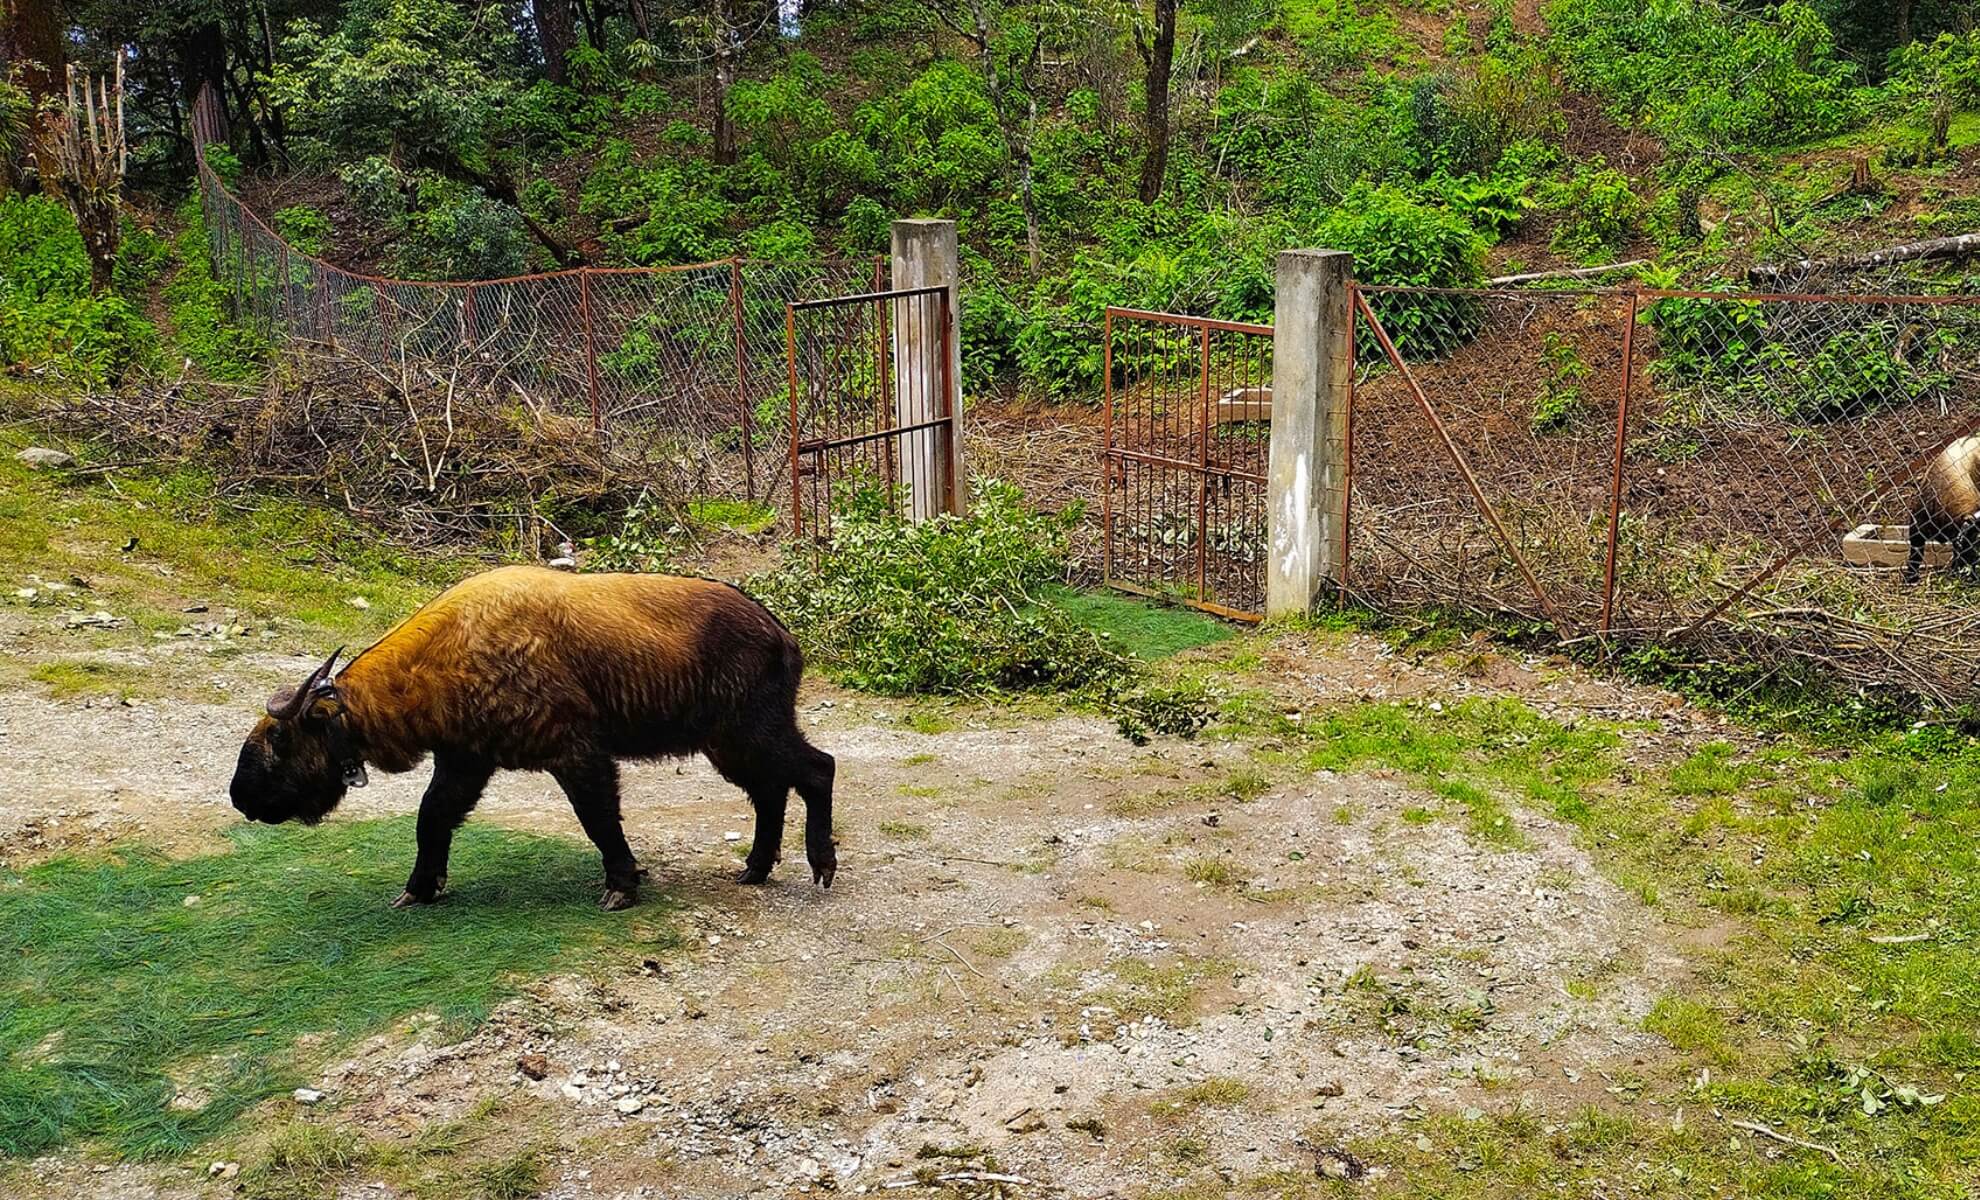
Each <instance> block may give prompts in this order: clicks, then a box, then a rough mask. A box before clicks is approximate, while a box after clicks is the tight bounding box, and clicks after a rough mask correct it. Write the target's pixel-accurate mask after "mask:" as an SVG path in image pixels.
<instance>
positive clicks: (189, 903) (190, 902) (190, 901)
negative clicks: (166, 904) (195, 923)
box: [179, 895, 202, 908]
mask: <svg viewBox="0 0 1980 1200" xmlns="http://www.w3.org/2000/svg"><path fill="white" fill-rule="evenodd" d="M179 903H180V904H183V905H185V906H186V907H187V908H198V907H199V906H200V904H201V903H202V901H201V900H200V898H199V896H197V895H192V896H187V897H186V898H185V899H184V900H181V901H179Z"/></svg>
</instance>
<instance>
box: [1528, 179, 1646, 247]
mask: <svg viewBox="0 0 1980 1200" xmlns="http://www.w3.org/2000/svg"><path fill="white" fill-rule="evenodd" d="M1551 199H1552V202H1553V204H1554V206H1555V207H1557V208H1559V209H1560V210H1561V223H1560V225H1559V226H1557V227H1556V228H1555V230H1554V240H1553V247H1554V249H1555V250H1556V251H1559V252H1561V253H1565V254H1571V255H1574V256H1575V257H1577V258H1582V259H1590V258H1594V257H1598V256H1603V255H1608V254H1612V253H1614V252H1615V251H1617V250H1619V249H1621V248H1622V246H1623V245H1624V244H1625V243H1626V242H1628V240H1629V238H1630V236H1631V234H1633V233H1634V232H1635V230H1636V226H1637V221H1638V219H1639V218H1641V217H1642V215H1643V202H1642V201H1641V200H1639V199H1638V198H1637V195H1636V192H1635V190H1634V189H1633V188H1632V187H1631V186H1630V181H1629V176H1627V175H1625V174H1623V173H1622V172H1621V171H1618V170H1616V169H1615V168H1613V167H1611V166H1609V164H1608V162H1607V160H1606V159H1604V158H1603V157H1602V156H1601V155H1599V154H1598V155H1596V156H1595V157H1594V158H1593V159H1591V160H1590V161H1588V162H1586V163H1583V164H1581V165H1580V166H1579V167H1577V168H1575V172H1574V175H1573V176H1572V177H1571V178H1570V179H1568V180H1567V182H1565V183H1561V184H1557V185H1555V187H1554V188H1553V189H1552V196H1551Z"/></svg>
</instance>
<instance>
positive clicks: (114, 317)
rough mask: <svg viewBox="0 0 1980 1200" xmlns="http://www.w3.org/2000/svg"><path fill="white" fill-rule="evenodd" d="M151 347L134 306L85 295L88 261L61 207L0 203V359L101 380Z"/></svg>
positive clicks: (144, 357)
mask: <svg viewBox="0 0 1980 1200" xmlns="http://www.w3.org/2000/svg"><path fill="white" fill-rule="evenodd" d="M156 349H157V339H156V335H155V334H154V332H153V330H152V328H151V326H150V324H149V323H148V322H146V321H145V319H144V317H143V316H142V315H141V314H140V313H139V312H138V310H137V308H136V307H135V306H134V305H132V304H131V303H130V302H129V301H128V300H126V299H124V298H123V297H122V296H119V295H115V294H105V295H91V294H90V290H89V259H88V258H87V256H85V254H84V253H83V246H82V235H81V234H80V233H79V232H78V231H77V229H76V223H75V221H74V219H73V218H71V217H70V216H69V214H68V213H67V212H66V211H64V210H63V209H62V208H61V207H59V206H57V205H56V204H55V203H54V202H53V201H50V200H48V199H46V198H44V197H41V196H10V197H8V198H6V199H5V200H0V362H6V363H26V364H33V365H40V366H47V367H50V368H52V369H53V370H54V371H55V372H56V373H57V374H59V375H63V376H67V377H69V378H72V379H75V380H78V381H80V382H84V383H106V382H115V381H116V380H117V379H118V378H119V377H121V376H122V375H123V373H124V372H125V371H126V370H127V369H129V368H130V367H131V366H133V365H140V364H142V363H144V362H146V361H148V360H149V359H150V358H151V357H152V356H153V355H154V354H155V353H156Z"/></svg>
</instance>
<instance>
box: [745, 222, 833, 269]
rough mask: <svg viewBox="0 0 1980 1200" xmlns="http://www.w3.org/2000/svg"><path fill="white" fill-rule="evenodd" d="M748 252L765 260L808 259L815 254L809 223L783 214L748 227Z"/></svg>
mask: <svg viewBox="0 0 1980 1200" xmlns="http://www.w3.org/2000/svg"><path fill="white" fill-rule="evenodd" d="M749 256H750V257H751V258H755V259H761V260H763V261H765V262H786V263H803V262H810V261H812V260H813V259H815V258H817V257H818V241H817V239H816V238H815V237H814V236H813V235H812V232H811V226H809V225H807V224H805V223H804V222H802V221H793V220H791V219H790V218H789V217H785V218H782V219H780V220H776V221H771V222H770V223H769V224H767V225H758V226H757V227H756V228H755V229H752V230H750V231H749Z"/></svg>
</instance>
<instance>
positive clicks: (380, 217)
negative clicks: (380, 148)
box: [337, 154, 406, 225]
mask: <svg viewBox="0 0 1980 1200" xmlns="http://www.w3.org/2000/svg"><path fill="white" fill-rule="evenodd" d="M337 178H338V179H340V180H342V181H343V184H344V191H345V193H346V194H348V195H349V196H350V198H351V204H352V206H353V207H355V208H356V209H357V210H358V212H359V213H360V214H361V215H362V216H364V217H365V218H366V219H368V220H372V221H376V222H378V223H379V224H381V225H389V224H393V223H395V222H397V221H398V220H399V218H401V217H403V216H404V215H405V212H406V177H405V176H404V175H402V174H400V173H399V168H397V167H395V166H393V165H392V160H391V159H388V158H386V157H385V156H384V155H382V154H372V155H367V156H366V157H364V158H360V159H358V160H357V161H356V162H349V163H345V164H343V165H342V166H340V167H338V168H337Z"/></svg>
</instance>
